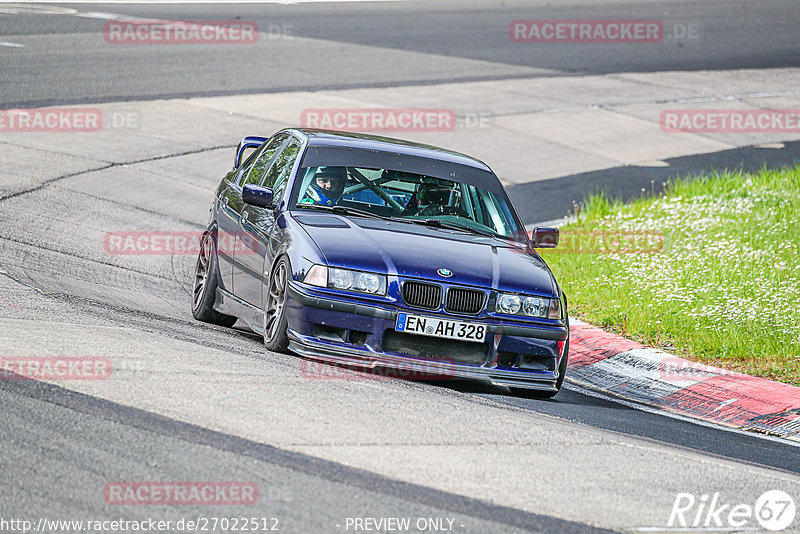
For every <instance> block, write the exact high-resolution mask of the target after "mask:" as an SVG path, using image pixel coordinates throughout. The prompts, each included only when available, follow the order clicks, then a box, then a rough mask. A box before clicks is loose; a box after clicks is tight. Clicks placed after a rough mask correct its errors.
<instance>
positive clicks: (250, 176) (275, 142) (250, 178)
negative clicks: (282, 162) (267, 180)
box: [242, 134, 287, 185]
mask: <svg viewBox="0 0 800 534" xmlns="http://www.w3.org/2000/svg"><path fill="white" fill-rule="evenodd" d="M286 137H287V136H286V135H285V134H284V135H279V136H277V137H275V138H273V139H272V140H271V141H269V142H268V144H267V146H266V147H265V148H264V150H262V151H261V154H259V156H258V159H256V161H255V163H254V164H253V168H252V169H249V170H247V171H245V172H244V174H246V175H247V178H245V180H244V182H242V185H244V184H255V185H261V182H262V179H263V178H264V172H265V171H266V170H267V168H268V167H269V162H270V161H272V157H273V156H274V155H275V152H277V151H278V149H279V148H280V147H281V145H282V144H283V142H284V141H286Z"/></svg>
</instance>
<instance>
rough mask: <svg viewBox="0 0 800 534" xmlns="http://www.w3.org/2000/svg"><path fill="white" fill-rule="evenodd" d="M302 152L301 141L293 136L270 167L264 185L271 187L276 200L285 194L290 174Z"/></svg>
mask: <svg viewBox="0 0 800 534" xmlns="http://www.w3.org/2000/svg"><path fill="white" fill-rule="evenodd" d="M299 152H300V141H298V140H297V139H295V138H292V139H291V141H289V142H288V143H287V144H286V147H285V148H284V149H283V150H282V151H281V153H280V154H278V155H277V157H276V158H275V163H273V164H272V167H270V169H269V172H267V178H266V180H264V187H271V188H272V191H273V193H274V196H273V198H275V199H276V200H277V199H279V198H280V197H281V195H283V191H284V190H285V189H286V184H287V183H288V182H289V174H290V173H291V172H292V167H294V162H295V160H296V159H297V155H298V153H299Z"/></svg>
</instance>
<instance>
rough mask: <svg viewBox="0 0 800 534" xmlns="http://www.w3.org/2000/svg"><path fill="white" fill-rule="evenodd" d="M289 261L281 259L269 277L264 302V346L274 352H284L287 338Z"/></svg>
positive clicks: (287, 342)
mask: <svg viewBox="0 0 800 534" xmlns="http://www.w3.org/2000/svg"><path fill="white" fill-rule="evenodd" d="M289 272H290V271H289V260H287V259H286V258H281V259H279V260H278V263H277V264H275V268H274V269H273V270H272V275H271V276H270V277H269V286H268V289H267V298H266V299H265V302H264V346H265V347H267V349H268V350H272V351H275V352H286V349H287V348H288V347H289V336H288V334H287V333H286V330H287V328H288V321H287V318H286V288H287V287H288V284H289Z"/></svg>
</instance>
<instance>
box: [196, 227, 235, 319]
mask: <svg viewBox="0 0 800 534" xmlns="http://www.w3.org/2000/svg"><path fill="white" fill-rule="evenodd" d="M217 274H218V273H217V255H216V253H215V250H214V241H213V240H212V239H211V234H204V235H203V239H202V240H201V242H200V254H199V255H198V256H197V267H196V268H195V275H194V288H193V291H192V315H193V316H194V318H195V319H197V320H198V321H203V322H206V323H211V324H217V325H220V326H233V324H234V323H235V322H236V317H233V316H231V315H225V314H222V313H219V312H218V311H217V310H215V309H214V299H215V298H216V296H217V285H218V280H217Z"/></svg>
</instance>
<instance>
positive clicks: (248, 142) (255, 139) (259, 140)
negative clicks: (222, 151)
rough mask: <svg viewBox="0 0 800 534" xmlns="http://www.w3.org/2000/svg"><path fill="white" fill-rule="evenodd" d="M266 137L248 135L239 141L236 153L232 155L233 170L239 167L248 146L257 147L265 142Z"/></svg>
mask: <svg viewBox="0 0 800 534" xmlns="http://www.w3.org/2000/svg"><path fill="white" fill-rule="evenodd" d="M266 140H267V138H266V137H260V136H257V135H250V136H247V137H245V138H244V139H242V140H241V141H239V146H237V147H236V155H234V156H233V170H234V171H235V170H236V169H238V168H239V166H240V165H241V164H242V160H243V159H244V153H245V151H246V150H248V149H250V148H258V147H260V146H261V145H263V144H264V143H265V142H266Z"/></svg>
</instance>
